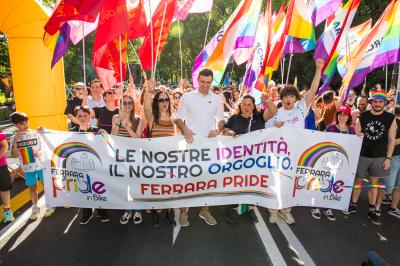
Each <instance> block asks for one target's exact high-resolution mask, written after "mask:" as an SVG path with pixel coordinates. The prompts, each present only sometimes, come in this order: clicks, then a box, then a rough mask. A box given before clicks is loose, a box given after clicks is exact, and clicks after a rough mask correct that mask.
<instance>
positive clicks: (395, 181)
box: [383, 155, 400, 193]
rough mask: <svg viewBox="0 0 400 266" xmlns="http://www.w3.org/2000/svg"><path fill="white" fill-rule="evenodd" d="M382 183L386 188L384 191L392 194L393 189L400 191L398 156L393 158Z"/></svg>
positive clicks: (399, 161) (399, 157) (399, 156)
mask: <svg viewBox="0 0 400 266" xmlns="http://www.w3.org/2000/svg"><path fill="white" fill-rule="evenodd" d="M383 183H384V185H385V186H386V187H385V191H386V192H387V193H392V190H393V188H396V189H400V155H397V156H393V157H392V162H391V164H390V168H389V171H388V173H387V175H386V176H385V178H384V179H383Z"/></svg>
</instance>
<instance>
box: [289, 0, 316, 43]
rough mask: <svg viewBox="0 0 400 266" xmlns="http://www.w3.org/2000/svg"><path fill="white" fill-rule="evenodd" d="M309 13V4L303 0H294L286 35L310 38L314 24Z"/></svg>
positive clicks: (310, 10)
mask: <svg viewBox="0 0 400 266" xmlns="http://www.w3.org/2000/svg"><path fill="white" fill-rule="evenodd" d="M311 15H312V5H311V4H309V3H306V2H305V1H304V0H295V1H294V9H293V13H292V17H291V21H290V24H289V29H288V32H287V35H288V36H291V37H295V38H299V39H307V40H309V39H312V37H313V33H314V25H313V23H312V20H311Z"/></svg>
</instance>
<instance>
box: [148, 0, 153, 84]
mask: <svg viewBox="0 0 400 266" xmlns="http://www.w3.org/2000/svg"><path fill="white" fill-rule="evenodd" d="M149 11H150V37H151V45H150V48H151V79H154V76H153V69H154V50H153V49H154V48H153V44H154V40H153V38H154V36H153V15H152V13H151V4H150V1H149Z"/></svg>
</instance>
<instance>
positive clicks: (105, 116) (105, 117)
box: [93, 106, 119, 134]
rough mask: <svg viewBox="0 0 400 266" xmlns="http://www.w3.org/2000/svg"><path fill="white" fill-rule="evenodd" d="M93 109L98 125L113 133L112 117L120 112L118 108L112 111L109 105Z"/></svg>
mask: <svg viewBox="0 0 400 266" xmlns="http://www.w3.org/2000/svg"><path fill="white" fill-rule="evenodd" d="M93 111H94V113H95V115H96V118H97V126H98V127H99V128H101V129H104V130H105V131H107V133H108V134H111V128H112V118H113V116H114V115H116V114H118V113H119V111H118V108H115V110H114V111H110V110H108V109H107V107H105V106H102V107H95V108H93Z"/></svg>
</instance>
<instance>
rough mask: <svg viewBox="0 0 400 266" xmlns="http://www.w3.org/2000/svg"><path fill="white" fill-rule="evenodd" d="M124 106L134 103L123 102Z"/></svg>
mask: <svg viewBox="0 0 400 266" xmlns="http://www.w3.org/2000/svg"><path fill="white" fill-rule="evenodd" d="M122 104H123V105H133V102H122Z"/></svg>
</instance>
